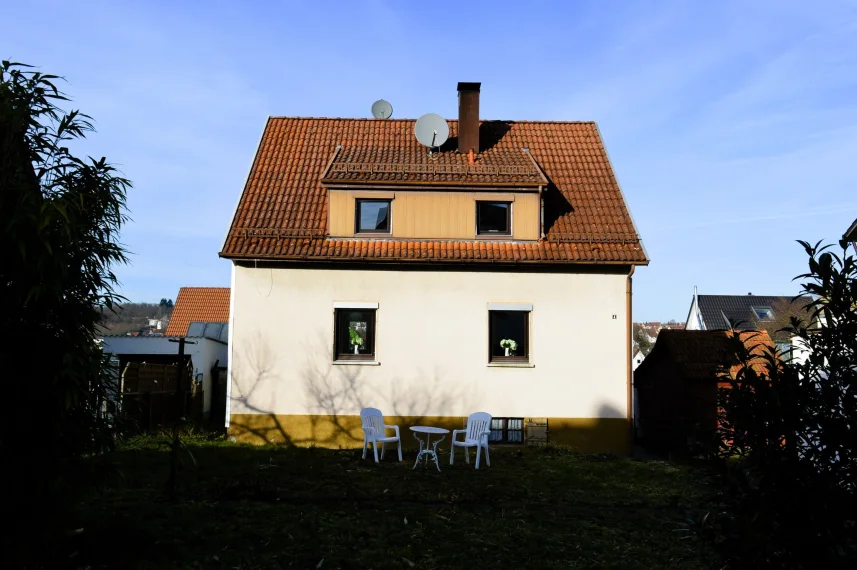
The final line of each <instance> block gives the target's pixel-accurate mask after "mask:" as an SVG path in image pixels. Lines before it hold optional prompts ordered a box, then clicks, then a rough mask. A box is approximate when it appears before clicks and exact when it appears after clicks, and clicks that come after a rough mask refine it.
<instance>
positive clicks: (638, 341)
mask: <svg viewBox="0 0 857 570" xmlns="http://www.w3.org/2000/svg"><path fill="white" fill-rule="evenodd" d="M661 329H684V323H679V322H677V321H669V322H667V323H661V322H651V323H634V325H633V342H634V348H633V351H634V352H637V351H638V350H639V351H640V352H642V353H643V356H648V354H649V352H650V351H651V350H652V347H653V346H655V341H656V340H657V338H658V333H659V332H661Z"/></svg>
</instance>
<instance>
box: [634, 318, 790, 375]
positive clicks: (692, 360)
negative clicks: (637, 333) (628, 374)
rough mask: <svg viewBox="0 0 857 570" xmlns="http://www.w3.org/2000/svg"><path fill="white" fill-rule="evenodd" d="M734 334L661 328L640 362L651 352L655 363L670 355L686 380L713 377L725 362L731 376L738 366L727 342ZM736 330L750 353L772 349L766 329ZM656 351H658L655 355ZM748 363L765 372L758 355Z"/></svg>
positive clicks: (729, 332)
mask: <svg viewBox="0 0 857 570" xmlns="http://www.w3.org/2000/svg"><path fill="white" fill-rule="evenodd" d="M734 334H735V333H734V332H732V331H688V330H680V329H663V330H661V331H660V333H659V334H658V340H657V342H656V343H655V347H654V348H653V349H652V353H651V354H650V355H649V356H648V357H647V358H646V360H644V361H643V364H645V363H646V361H647V360H649V358H651V357H652V356H656V358H654V359H652V361H651V363H650V364H654V363H655V362H656V360H657V358H669V359H670V360H671V361H672V363H673V364H674V365H675V367H676V369H677V371H678V372H679V374H680V375H681V376H682V377H683V378H684V379H686V380H697V379H701V380H708V379H713V378H715V377H716V376H717V373H718V371H719V370H722V367H723V366H726V365H728V366H730V369H729V370H730V373H731V374H732V375H733V377H734V374H735V373H736V372H737V369H738V367H737V365H736V364H735V362H736V354H735V353H734V352H733V351H732V347H733V345H732V344H731V343H730V339H731V338H732V337H733V336H734ZM738 334H739V335H740V339H741V341H742V342H743V343H744V346H745V347H746V348H747V349H748V350H749V351H750V354H751V355H754V356H762V355H763V354H764V351H765V347H767V348H768V349H770V350H774V342H773V341H772V340H771V337H770V336H769V335H768V333H767V332H765V331H744V332H739V333H738ZM655 351H657V352H658V354H657V355H656V354H655ZM643 364H641V365H640V368H642V367H643ZM751 367H752V368H753V369H754V370H755V371H756V372H757V373H762V372H764V366H763V361H762V360H760V359H753V360H752V364H751ZM638 370H639V368H638ZM647 370H648V366H647V367H646V369H644V370H643V372H642V373H641V374H645V373H646V372H647Z"/></svg>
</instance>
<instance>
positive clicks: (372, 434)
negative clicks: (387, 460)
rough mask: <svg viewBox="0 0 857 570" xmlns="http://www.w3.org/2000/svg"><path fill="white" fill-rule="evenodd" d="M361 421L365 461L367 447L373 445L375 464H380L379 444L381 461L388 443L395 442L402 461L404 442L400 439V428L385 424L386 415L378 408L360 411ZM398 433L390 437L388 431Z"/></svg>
mask: <svg viewBox="0 0 857 570" xmlns="http://www.w3.org/2000/svg"><path fill="white" fill-rule="evenodd" d="M360 420H361V421H362V422H363V459H366V446H367V445H369V444H370V443H371V444H372V451H374V452H375V463H378V444H379V443H380V444H381V459H384V452H385V451H386V447H387V444H388V443H393V442H394V441H395V442H396V443H398V444H399V461H401V460H402V441H401V439H399V426H388V425H385V424H384V414H382V413H381V410H379V409H378V408H363V409H362V410H360ZM388 429H391V430H394V431H395V432H396V435H394V436H388V435H387V430H388Z"/></svg>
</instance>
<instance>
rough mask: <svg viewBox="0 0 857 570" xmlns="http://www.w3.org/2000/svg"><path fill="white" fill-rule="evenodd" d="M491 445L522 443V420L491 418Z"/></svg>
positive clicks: (489, 439)
mask: <svg viewBox="0 0 857 570" xmlns="http://www.w3.org/2000/svg"><path fill="white" fill-rule="evenodd" d="M488 441H489V442H491V443H524V418H492V419H491V435H489V436H488Z"/></svg>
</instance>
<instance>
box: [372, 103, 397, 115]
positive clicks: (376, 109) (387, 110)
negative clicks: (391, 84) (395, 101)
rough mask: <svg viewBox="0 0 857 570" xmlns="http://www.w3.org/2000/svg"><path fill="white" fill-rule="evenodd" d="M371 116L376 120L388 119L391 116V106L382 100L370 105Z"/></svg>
mask: <svg viewBox="0 0 857 570" xmlns="http://www.w3.org/2000/svg"><path fill="white" fill-rule="evenodd" d="M372 116H373V117H375V118H376V119H389V118H390V117H392V116H393V106H392V105H390V103H388V102H387V101H384V100H383V99H378V100H377V101H375V102H374V103H372Z"/></svg>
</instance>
